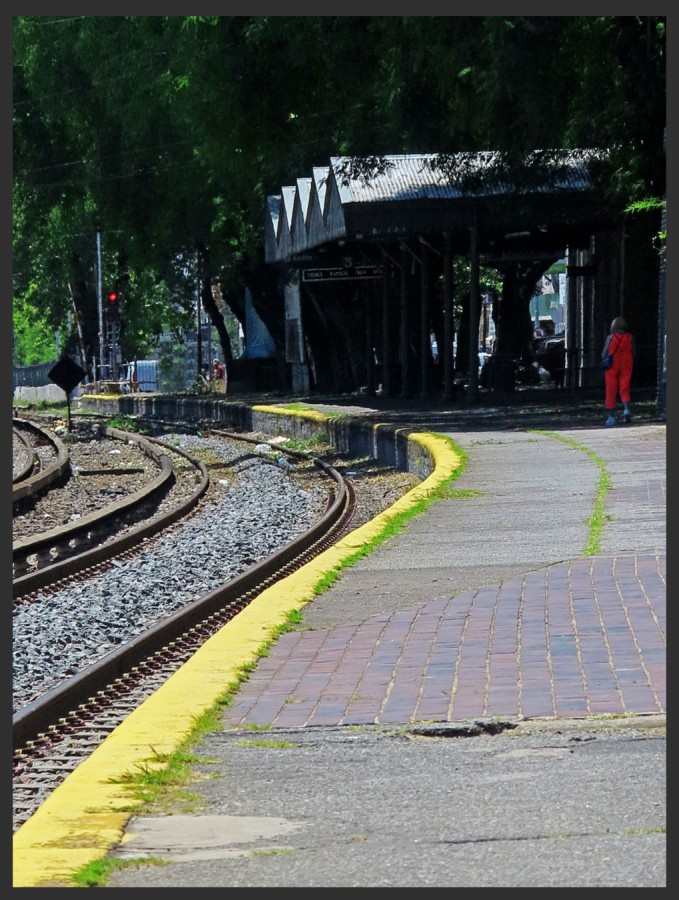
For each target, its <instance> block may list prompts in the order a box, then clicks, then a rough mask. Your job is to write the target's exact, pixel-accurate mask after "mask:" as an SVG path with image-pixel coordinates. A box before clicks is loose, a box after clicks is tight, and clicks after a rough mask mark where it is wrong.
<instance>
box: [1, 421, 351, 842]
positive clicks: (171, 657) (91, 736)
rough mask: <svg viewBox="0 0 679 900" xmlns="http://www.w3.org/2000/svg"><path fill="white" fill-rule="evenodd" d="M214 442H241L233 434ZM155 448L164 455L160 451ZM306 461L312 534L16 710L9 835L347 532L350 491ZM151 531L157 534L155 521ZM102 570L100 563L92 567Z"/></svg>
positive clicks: (66, 572)
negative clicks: (254, 603)
mask: <svg viewBox="0 0 679 900" xmlns="http://www.w3.org/2000/svg"><path fill="white" fill-rule="evenodd" d="M218 434H221V435H223V436H224V437H225V438H231V439H235V440H238V441H242V440H246V441H247V438H245V439H244V438H243V436H241V435H233V434H230V433H226V432H221V433H218ZM126 437H127V438H129V435H127V434H126ZM253 442H254V441H253ZM158 446H159V447H160V445H159V444H158ZM161 449H162V450H163V451H164V452H169V451H170V448H169V447H167V446H164V447H162V448H161ZM176 449H177V448H172V450H173V451H176ZM160 455H162V454H160ZM288 455H289V456H290V457H297V458H298V459H302V458H304V459H305V460H306V461H307V462H309V461H310V460H309V457H308V456H307V455H306V454H301V453H299V454H294V453H293V452H292V451H288ZM311 462H312V463H313V465H314V466H315V467H316V468H318V469H319V470H321V471H322V472H323V473H324V475H325V477H326V478H327V479H328V483H329V485H330V486H331V487H330V491H329V496H330V500H329V501H328V507H327V510H326V513H325V515H324V516H323V517H322V518H321V519H320V520H319V521H317V522H316V523H315V524H314V525H313V527H311V528H310V529H308V530H307V531H306V532H305V533H304V534H302V535H300V536H299V537H298V538H297V539H295V540H294V541H292V542H290V543H288V544H287V545H286V546H284V547H282V548H281V549H280V550H279V551H277V552H276V553H274V554H272V555H270V556H269V557H268V558H266V559H265V560H263V561H261V562H260V563H258V564H256V565H254V566H251V567H250V568H249V569H247V571H245V572H244V573H243V574H241V575H240V576H238V577H236V578H234V579H231V580H230V581H228V582H227V583H225V584H223V585H221V586H219V587H218V588H217V589H214V590H211V591H209V592H208V593H206V594H205V595H203V596H201V597H200V598H198V599H197V600H194V601H193V602H191V603H190V604H189V605H188V606H186V607H185V608H182V609H181V610H179V611H177V612H176V613H174V614H173V615H170V616H168V617H166V618H165V619H163V620H162V621H161V622H159V623H157V624H156V625H155V626H153V627H152V628H150V629H149V630H148V631H146V632H145V633H143V634H140V635H139V636H138V637H136V638H134V639H132V640H130V641H128V642H126V643H125V644H124V645H123V646H121V647H119V648H117V649H116V650H114V651H112V652H110V653H108V654H107V655H106V656H104V657H103V658H102V659H100V660H99V661H98V662H96V663H94V664H92V665H90V666H89V667H88V668H86V669H84V670H82V671H80V672H79V673H78V674H77V675H75V676H74V677H72V678H69V679H68V680H66V681H64V682H62V683H60V684H58V685H57V686H56V687H54V688H53V689H51V690H49V691H47V692H46V693H45V694H43V695H42V696H40V697H39V698H38V699H36V700H35V701H33V702H31V703H29V704H28V705H26V706H24V707H23V708H21V709H20V710H18V711H17V713H16V714H15V716H14V718H13V785H14V791H13V793H14V825H15V828H16V827H19V826H20V825H21V824H22V822H23V821H26V819H27V818H28V817H30V815H31V814H32V812H33V811H35V809H37V807H38V806H39V805H40V804H41V803H42V802H44V799H45V797H46V796H47V795H48V794H49V793H51V791H52V790H54V788H55V787H56V786H57V785H58V784H59V783H60V782H61V781H62V780H63V778H65V777H66V775H67V774H68V773H69V772H70V771H72V769H73V768H75V766H77V765H78V763H79V762H80V761H81V760H82V759H83V758H85V757H86V756H87V755H88V754H89V753H91V752H92V751H93V749H94V748H95V747H96V746H98V744H99V743H100V742H101V740H103V739H104V738H105V737H106V735H107V734H109V733H110V732H111V731H112V730H113V729H114V728H115V727H116V726H117V725H118V724H119V723H120V722H121V721H123V720H124V718H125V717H126V716H127V715H129V713H130V712H131V711H132V710H133V709H135V708H136V707H137V706H138V705H139V704H140V703H141V702H142V701H143V700H144V699H145V698H146V697H147V696H149V695H150V694H151V693H153V691H155V690H156V689H157V687H158V686H160V684H162V683H163V682H164V681H165V680H166V679H167V678H168V677H169V676H170V675H171V674H172V672H174V671H176V669H177V668H179V667H180V666H181V665H182V664H183V663H184V662H185V661H186V660H187V659H189V658H190V656H191V655H192V654H193V653H195V651H196V650H197V649H198V648H199V647H200V645H201V644H202V643H203V642H204V641H205V640H207V639H208V638H209V637H210V636H211V635H212V634H214V633H215V631H217V630H218V629H219V628H221V627H222V626H223V625H224V624H225V623H226V622H228V621H229V620H230V619H231V618H233V616H235V615H237V613H238V612H239V611H240V610H242V609H244V608H245V607H246V606H247V605H248V603H250V602H251V600H252V599H253V598H254V597H255V596H257V594H258V593H260V592H261V591H262V590H264V589H265V588H266V587H268V586H269V585H270V584H272V583H274V582H275V581H276V580H277V579H280V578H283V577H285V576H287V575H288V574H290V573H291V572H292V571H294V570H295V569H296V568H298V567H299V566H302V565H304V564H305V563H306V562H308V561H309V560H310V559H312V558H313V557H314V556H315V555H317V554H318V553H320V552H322V551H323V550H324V549H325V548H326V547H328V546H330V545H331V544H332V543H333V542H335V541H336V540H338V539H339V537H340V536H341V535H342V534H343V533H345V532H346V530H347V529H348V528H349V526H350V523H351V519H352V515H353V512H354V508H355V494H354V490H353V488H352V486H351V484H350V483H349V482H347V481H346V480H345V479H344V478H343V477H342V476H341V475H340V473H339V472H338V471H337V470H336V469H334V468H333V467H331V466H329V465H327V464H326V463H324V462H322V461H320V460H311ZM203 469H204V466H203ZM204 480H205V473H203V475H202V478H201V481H200V483H199V484H198V485H197V487H196V490H195V491H194V494H198V493H199V492H200V491H202V490H203V487H202V486H203V483H204ZM185 514H186V510H184V511H183V512H181V513H180V511H179V510H175V511H174V512H171V513H169V514H168V515H166V516H165V518H164V521H165V522H166V523H167V522H169V521H170V519H171V518H172V517H173V516H174V517H175V518H176V517H178V516H180V515H185ZM153 527H154V528H159V527H162V526H160V525H159V524H158V523H157V522H156V523H155V524H154V526H153ZM141 539H142V538H141V531H140V530H138V529H133V530H132V531H130V532H128V534H127V535H126V537H125V541H126V542H127V546H121V545H118V546H117V547H115V541H113V542H111V544H110V545H108V549H107V550H106V552H107V553H109V554H110V553H113V552H117V553H120V552H125V551H126V550H128V549H129V550H130V552H131V548H132V547H133V546H134V545H135V542H138V541H139V540H141ZM102 552H103V549H102V548H98V549H95V550H92V549H90V550H87V551H85V553H81V554H75V555H74V556H73V557H72V558H71V559H69V560H67V561H66V560H64V561H61V562H60V563H56V564H54V565H52V566H49V567H46V568H45V569H44V570H37V571H36V572H35V573H33V574H32V575H31V576H24V577H23V578H21V577H20V578H19V579H17V580H15V602H17V592H18V593H19V594H21V596H22V597H23V598H24V600H27V598H29V597H30V595H31V591H33V590H35V589H36V585H37V584H38V581H39V580H40V579H41V578H44V579H53V578H54V577H55V576H56V575H57V574H58V575H59V577H60V578H76V577H78V572H79V571H82V569H79V568H78V566H81V567H82V566H83V565H84V566H85V567H86V571H90V570H91V567H92V565H94V564H95V563H94V560H95V558H96V557H97V556H98V555H99V553H102ZM103 564H104V560H103V559H99V560H97V561H96V565H103ZM31 579H33V581H32V583H31ZM50 583H54V582H53V581H51V582H50ZM29 588H30V589H29Z"/></svg>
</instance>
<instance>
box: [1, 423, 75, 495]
mask: <svg viewBox="0 0 679 900" xmlns="http://www.w3.org/2000/svg"><path fill="white" fill-rule="evenodd" d="M12 426H13V430H14V434H15V435H16V436H17V437H18V438H19V440H20V441H21V442H22V443H23V444H24V446H25V447H26V451H27V453H28V455H29V461H28V463H27V464H26V466H25V467H24V468H23V469H22V470H21V471H20V472H19V473H17V475H15V476H14V477H13V478H12V503H17V502H18V501H20V500H25V499H26V498H27V497H32V496H33V495H35V494H38V493H39V492H40V491H43V490H45V488H46V487H49V485H50V484H52V483H53V482H55V481H56V480H57V479H59V478H61V477H62V476H63V475H64V474H65V473H66V472H67V471H68V467H69V458H68V450H67V449H66V447H65V446H64V444H63V442H62V441H60V440H59V438H58V437H57V436H56V435H54V434H50V433H49V432H48V431H45V429H44V428H41V427H40V426H39V425H36V424H35V423H34V422H30V421H28V420H26V419H13V420H12ZM26 431H27V432H29V433H30V434H31V437H32V438H33V439H34V441H37V442H40V443H42V444H43V445H45V446H47V447H49V448H50V450H51V455H52V456H53V457H54V462H53V463H52V464H51V465H47V466H45V465H42V464H41V460H40V456H39V454H38V453H37V452H36V450H35V447H34V444H32V443H31V441H30V440H29V439H28V438H27V437H26V435H25V434H24V432H26ZM36 470H37V471H36Z"/></svg>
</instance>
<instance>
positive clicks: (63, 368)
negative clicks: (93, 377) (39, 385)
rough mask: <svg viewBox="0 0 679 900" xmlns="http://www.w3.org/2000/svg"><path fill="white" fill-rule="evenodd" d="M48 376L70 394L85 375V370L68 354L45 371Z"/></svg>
mask: <svg viewBox="0 0 679 900" xmlns="http://www.w3.org/2000/svg"><path fill="white" fill-rule="evenodd" d="M47 376H48V378H49V379H50V380H51V381H53V382H54V383H55V384H56V385H58V386H59V387H60V388H61V389H62V390H64V391H66V393H67V394H70V393H71V391H72V390H73V388H74V387H75V386H76V385H78V384H80V382H81V381H82V380H83V378H85V377H86V376H87V372H86V371H85V370H84V369H83V367H82V366H79V365H78V363H76V362H73V360H72V359H71V358H70V357H68V356H62V357H61V359H59V361H58V362H57V363H55V364H54V365H53V366H52V368H51V369H50V370H49V372H48V373H47Z"/></svg>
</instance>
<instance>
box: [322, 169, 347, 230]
mask: <svg viewBox="0 0 679 900" xmlns="http://www.w3.org/2000/svg"><path fill="white" fill-rule="evenodd" d="M341 193H342V194H343V195H344V196H345V197H347V191H346V189H345V188H343V187H342V186H341V185H339V184H338V182H337V177H336V173H335V169H334V166H331V167H330V173H329V175H328V185H327V187H326V191H325V216H324V218H325V234H326V240H331V241H332V240H337V239H339V238H343V237H346V223H345V218H344V210H343V208H342V205H343V203H342V197H341ZM349 199H350V197H349Z"/></svg>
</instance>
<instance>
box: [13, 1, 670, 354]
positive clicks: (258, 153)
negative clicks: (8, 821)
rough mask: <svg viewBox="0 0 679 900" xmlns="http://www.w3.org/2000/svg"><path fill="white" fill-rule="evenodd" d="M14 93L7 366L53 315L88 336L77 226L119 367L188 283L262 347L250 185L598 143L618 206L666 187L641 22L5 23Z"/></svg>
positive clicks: (266, 292)
mask: <svg viewBox="0 0 679 900" xmlns="http://www.w3.org/2000/svg"><path fill="white" fill-rule="evenodd" d="M13 91H14V97H13V100H14V102H13V154H14V160H13V161H14V166H13V187H14V190H13V212H14V231H13V271H14V284H13V293H14V297H13V310H14V321H15V329H17V330H18V331H20V332H21V335H22V337H21V339H18V340H17V339H16V335H15V345H14V351H15V361H16V362H20V363H21V362H32V361H36V360H35V359H34V355H35V353H38V352H44V353H47V347H44V348H43V350H42V351H39V348H41V347H42V346H43V345H42V344H40V343H39V342H38V341H37V340H36V341H35V342H34V344H33V350H32V351H29V350H28V344H29V342H28V340H27V337H26V335H27V334H30V332H31V329H32V328H35V329H38V328H39V327H42V328H43V330H44V329H45V328H47V329H48V330H49V329H52V330H54V329H57V328H61V329H64V330H67V329H68V328H69V323H71V324H70V330H71V335H72V337H71V340H73V341H75V340H76V330H75V324H74V323H73V319H72V314H73V312H74V310H75V311H77V313H78V316H79V317H80V320H81V324H82V327H83V332H84V341H85V344H86V345H87V348H88V351H87V352H88V354H91V353H92V352H93V351H94V349H95V348H96V345H97V332H98V323H97V315H96V312H97V307H96V299H97V284H96V257H95V249H96V246H95V236H96V234H97V233H100V234H101V237H102V246H103V256H102V277H103V278H104V281H105V284H106V285H112V284H115V283H119V284H122V285H123V296H124V299H125V328H124V333H123V338H124V341H125V349H126V352H127V354H128V355H129V356H130V357H131V356H133V355H138V354H140V353H143V352H144V351H145V349H146V348H148V347H150V346H151V345H152V343H153V341H154V339H155V338H156V337H157V336H158V335H159V334H160V332H161V331H163V330H164V329H168V328H170V329H172V328H174V329H177V331H178V332H180V331H181V330H182V329H183V328H186V327H189V326H190V323H191V321H192V317H193V309H194V297H195V289H196V283H197V282H199V283H200V285H201V297H202V300H203V303H204V305H205V307H206V309H207V310H208V311H209V312H210V315H211V316H212V318H213V321H214V322H215V324H217V325H219V322H220V320H221V313H220V312H219V310H218V309H217V307H216V305H215V304H214V300H213V298H212V293H211V289H210V288H211V284H213V283H215V282H219V283H220V285H221V288H222V293H223V296H224V299H225V301H226V303H227V305H228V306H229V307H230V308H231V309H232V310H233V312H234V313H235V315H236V316H237V318H238V319H239V320H240V321H241V322H243V321H244V287H246V286H247V287H249V288H250V289H251V291H252V297H253V302H254V303H255V308H256V309H257V312H258V313H259V314H260V316H261V317H262V319H263V320H264V322H265V323H266V324H267V326H268V327H269V330H270V332H271V334H272V336H273V337H274V340H276V341H277V342H278V343H279V344H280V343H281V342H282V341H283V340H284V337H283V335H284V330H283V325H284V310H283V307H282V304H281V302H280V300H279V299H277V297H276V292H275V285H274V284H273V283H272V276H271V273H270V272H268V271H267V267H266V266H265V265H264V261H263V246H262V244H263V238H262V233H263V224H264V217H265V209H266V197H267V196H268V195H269V194H271V193H276V192H278V191H279V190H280V186H281V185H282V184H289V183H293V182H294V179H295V178H297V177H298V176H299V175H300V174H301V173H305V172H306V171H308V170H310V168H311V167H313V166H317V165H327V164H328V161H329V158H330V156H335V155H351V156H356V157H360V156H372V157H374V156H379V155H381V154H393V153H414V152H435V153H441V154H446V153H451V154H452V153H455V152H459V151H476V150H487V149H494V150H500V151H503V152H505V153H507V154H508V155H509V156H511V154H517V153H525V152H526V151H529V150H536V149H555V148H574V147H605V148H607V150H608V151H610V154H611V157H610V158H611V166H610V188H611V190H612V191H615V192H616V193H618V194H619V195H620V196H622V197H623V198H624V200H625V202H626V203H628V204H633V203H637V204H638V203H642V202H643V201H644V200H646V199H647V198H652V197H656V198H658V197H663V196H664V190H665V182H664V178H665V145H664V130H665V104H666V97H665V19H664V17H658V16H648V17H643V16H445V17H436V16H385V17H380V16H301V17H292V16H290V17H289V16H16V17H14V19H13ZM35 334H36V335H37V334H38V331H37V330H36V332H35ZM220 336H221V338H222V343H223V345H224V351H225V354H228V352H229V348H228V346H227V345H228V335H227V332H226V329H223V330H220Z"/></svg>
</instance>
